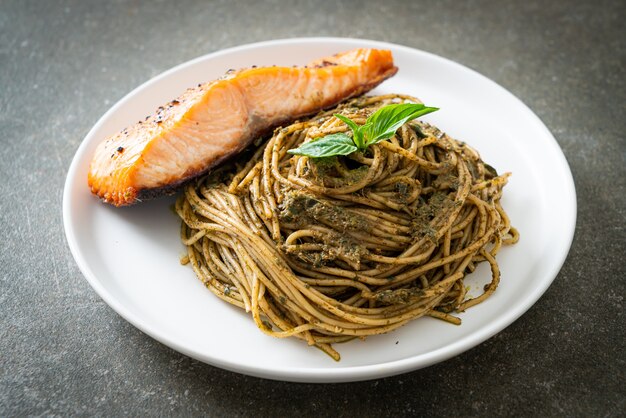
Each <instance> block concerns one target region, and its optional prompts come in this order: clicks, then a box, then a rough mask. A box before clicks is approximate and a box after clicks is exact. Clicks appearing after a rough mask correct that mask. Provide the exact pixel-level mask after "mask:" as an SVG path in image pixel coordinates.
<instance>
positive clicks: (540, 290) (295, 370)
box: [62, 37, 577, 383]
mask: <svg viewBox="0 0 626 418" xmlns="http://www.w3.org/2000/svg"><path fill="white" fill-rule="evenodd" d="M311 43H355V44H367V45H368V46H371V47H375V48H385V49H397V50H404V51H405V52H410V53H416V52H417V53H418V54H423V55H425V56H427V57H428V58H429V59H434V60H439V61H443V62H444V63H445V64H447V65H452V66H455V67H459V69H461V70H464V71H469V72H471V73H473V75H474V76H478V77H480V78H482V79H483V81H486V82H488V83H489V84H490V85H491V86H493V87H494V88H496V89H498V90H500V93H504V94H505V95H507V96H508V97H509V98H510V99H513V100H514V101H515V102H516V104H517V105H518V106H520V107H521V108H522V109H524V110H525V111H526V113H527V116H529V117H531V118H532V119H534V122H535V123H536V125H537V127H538V128H541V129H542V130H543V131H544V135H545V137H546V139H547V141H546V144H549V145H550V146H551V147H552V148H553V150H552V151H553V153H554V154H555V155H556V156H558V159H559V161H558V162H556V161H555V166H558V168H559V169H560V171H561V175H562V177H563V178H564V180H566V181H565V184H563V191H564V192H565V194H566V195H568V196H567V197H569V202H567V204H566V205H565V208H566V209H569V213H566V214H564V216H563V217H562V218H563V223H564V227H565V228H566V231H567V232H568V236H566V237H562V242H563V244H565V245H564V246H563V250H562V251H561V252H560V253H559V254H558V257H555V258H554V261H553V264H552V268H551V269H550V272H549V274H548V276H549V277H551V279H550V280H544V281H542V282H540V283H539V284H540V286H537V287H535V288H533V289H532V291H531V292H530V293H529V294H528V295H527V296H526V298H525V299H524V300H523V303H521V304H517V305H515V306H514V307H513V308H512V309H511V310H509V311H507V314H506V315H502V316H500V317H498V318H496V319H495V320H493V321H491V322H489V324H488V325H487V326H482V327H481V328H479V329H478V330H476V331H475V332H473V333H471V334H470V335H468V336H466V337H463V338H461V339H459V340H457V341H455V342H454V343H451V344H448V345H446V346H444V347H441V348H439V349H437V350H434V351H432V352H428V353H423V354H416V355H413V356H410V357H406V358H403V359H399V360H392V361H386V362H382V363H377V364H370V365H360V366H347V367H338V368H334V369H333V368H304V367H271V368H270V367H252V366H248V365H241V364H239V363H236V362H232V361H228V360H225V359H220V358H215V357H213V356H207V355H206V354H204V353H201V352H197V351H195V350H193V349H190V348H187V347H184V346H182V345H180V344H178V343H177V342H176V341H175V340H173V339H170V338H169V337H168V336H167V335H164V334H163V333H162V332H160V331H159V330H158V329H154V327H152V326H150V325H149V324H147V323H145V322H144V321H143V320H142V319H141V317H140V316H139V315H135V314H134V313H133V312H131V311H130V310H129V309H127V308H126V307H125V305H124V304H123V303H122V302H119V301H118V300H117V299H116V297H115V296H113V295H112V294H111V293H110V292H109V291H108V290H107V289H106V288H105V287H104V286H103V285H102V284H101V283H100V280H99V279H98V278H97V275H96V274H95V273H94V272H93V271H92V270H91V268H90V267H89V265H88V263H87V261H86V259H85V258H84V257H83V255H82V252H81V249H80V248H79V245H78V242H77V238H76V231H75V228H74V225H73V223H72V220H71V214H72V209H71V195H72V184H73V180H74V179H75V177H76V174H77V171H78V167H79V165H80V164H79V163H80V158H79V157H80V156H82V154H84V153H85V149H86V148H87V147H88V146H89V141H87V139H88V138H90V137H91V136H92V135H93V133H95V132H96V131H98V130H99V129H100V127H101V126H102V125H103V124H104V123H105V121H106V120H107V119H108V118H109V117H110V115H112V114H114V113H115V112H116V111H117V109H118V108H119V107H121V106H122V104H123V103H125V102H126V101H127V100H129V99H130V98H131V97H133V96H134V95H136V94H137V93H138V92H140V91H143V90H144V89H146V88H149V87H150V86H151V85H152V84H155V83H158V82H159V81H160V80H161V79H163V78H166V77H168V76H169V75H170V74H172V73H174V72H178V71H180V70H181V69H183V68H185V67H189V66H193V65H195V64H197V63H198V62H201V61H203V60H207V59H212V58H216V57H219V56H222V55H227V54H231V53H236V52H240V51H244V50H253V49H257V48H263V47H268V46H280V45H288V44H311ZM557 163H558V164H557ZM62 215H63V225H64V231H65V237H66V240H67V242H68V245H69V248H70V252H71V253H72V256H73V258H74V260H75V261H76V263H77V265H78V267H79V269H80V271H81V273H82V274H83V276H84V277H85V279H86V280H87V282H88V283H89V284H90V285H91V287H92V288H93V289H94V290H95V291H96V293H97V294H98V296H100V298H101V299H102V300H103V301H104V302H105V303H106V304H107V305H108V306H109V307H111V308H112V309H113V310H114V311H115V312H116V313H117V314H118V315H120V316H121V317H122V318H124V319H125V320H126V321H128V322H130V323H131V324H132V325H133V326H135V327H136V328H138V329H139V330H140V331H142V332H143V333H145V334H147V335H149V336H150V337H152V338H153V339H155V340H157V341H159V342H161V343H162V344H165V345H166V346H168V347H170V348H172V349H174V350H176V351H178V352H180V353H182V354H185V355H187V356H189V357H192V358H194V359H196V360H199V361H202V362H204V363H207V364H210V365H213V366H216V367H220V368H223V369H226V370H230V371H233V372H237V373H243V374H247V375H251V376H256V377H262V378H268V379H273V380H281V381H293V382H309V383H323V382H348V381H361V380H370V379H376V378H382V377H386V376H391V375H396V374H401V373H406V372H410V371H413V370H417V369H420V368H423V367H428V366H430V365H433V364H435V363H438V362H440V361H444V360H447V359H449V358H452V357H455V356H457V355H459V354H461V353H462V352H465V351H467V350H469V349H471V348H473V347H475V346H477V345H478V344H481V343H482V342H484V341H486V340H487V339H489V338H491V337H492V336H493V335H495V334H497V333H498V332H500V331H502V330H503V329H504V328H506V327H508V326H509V325H511V324H512V323H513V322H515V321H516V320H517V319H518V318H519V317H520V316H522V315H523V314H524V313H525V312H527V311H528V310H529V309H530V307H532V306H533V305H534V304H535V303H536V302H537V301H538V300H539V299H540V298H541V296H542V295H543V294H544V293H545V291H546V290H547V289H548V287H549V286H550V285H551V284H552V282H553V281H554V280H555V279H556V277H557V276H558V273H559V271H560V270H561V268H562V266H563V264H564V262H565V260H566V258H567V255H568V254H569V251H570V248H571V245H572V242H573V238H574V233H575V229H576V220H577V201H576V188H575V183H574V179H573V176H572V173H571V169H570V167H569V164H568V163H567V159H566V158H565V155H564V153H563V151H562V149H561V148H560V146H559V144H558V142H557V141H556V139H555V138H554V136H553V135H552V133H551V132H550V130H549V129H548V128H547V126H546V125H545V124H544V123H543V122H542V121H541V119H540V118H539V116H537V115H536V114H535V113H534V112H533V111H532V110H531V109H530V108H529V107H528V106H527V105H526V104H525V103H524V102H522V101H521V100H520V99H519V98H518V97H517V96H515V95H514V94H513V93H511V92H510V91H509V90H507V89H506V88H504V87H502V86H501V85H500V84H498V83H496V82H495V81H493V80H491V79H490V78H488V77H486V76H484V75H482V74H480V73H479V72H477V71H475V70H473V69H472V68H469V67H467V66H465V65H463V64H461V63H458V62H456V61H453V60H451V59H448V58H445V57H442V56H439V55H436V54H434V53H431V52H428V51H424V50H421V49H417V48H413V47H409V46H405V45H400V44H395V43H390V42H383V41H376V40H370V39H361V38H344V37H303V38H284V39H275V40H267V41H262V42H254V43H248V44H243V45H238V46H234V47H230V48H226V49H221V50H218V51H214V52H211V53H208V54H204V55H201V56H198V57H196V58H193V59H191V60H189V61H186V62H183V63H181V64H178V65H176V66H174V67H172V68H170V69H168V70H166V71H163V72H161V73H160V74H158V75H156V76H155V77H152V78H150V79H148V80H147V81H145V82H143V83H142V84H140V85H139V86H137V87H135V88H134V89H132V90H131V91H130V92H128V93H127V94H126V95H124V96H123V97H122V98H121V99H119V100H118V101H117V102H116V103H115V104H114V105H113V106H112V107H111V108H110V109H109V110H107V111H106V112H105V113H104V114H103V115H102V116H101V117H100V118H99V119H98V121H97V122H96V123H95V124H94V125H93V127H92V128H91V129H90V130H89V131H88V133H87V134H86V135H85V137H84V138H83V139H82V141H81V143H80V145H79V147H78V148H77V149H76V152H75V154H74V157H73V158H72V162H71V164H70V168H69V170H68V172H67V175H66V179H65V184H64V189H63V203H62ZM568 220H569V222H567V221H568Z"/></svg>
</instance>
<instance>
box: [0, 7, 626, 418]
mask: <svg viewBox="0 0 626 418" xmlns="http://www.w3.org/2000/svg"><path fill="white" fill-rule="evenodd" d="M625 4H626V3H625V2H624V1H613V2H611V1H593V2H591V1H588V2H584V1H577V2H571V1H550V2H543V1H519V2H512V1H507V2H500V1H467V2H457V1H428V2H409V1H406V2H403V1H392V0H385V1H378V2H367V1H343V2H340V3H338V4H335V2H331V1H320V2H314V1H298V2H295V1H294V2H287V1H285V2H278V1H271V2H252V1H250V2H243V1H219V2H201V1H197V2H192V1H182V2H154V3H148V2H146V3H142V2H95V1H93V2H80V1H66V2H44V1H39V2H36V1H27V2H23V1H14V2H12V1H6V0H3V1H1V2H0V144H1V145H2V146H1V147H0V155H1V159H0V174H1V175H2V181H1V182H0V227H1V228H2V240H1V244H0V265H1V269H2V270H1V271H2V274H1V278H0V280H1V281H0V319H1V323H0V416H12V415H94V414H95V415H109V416H118V415H125V414H128V415H144V414H149V415H201V414H203V415H214V416H221V415H225V414H228V415H237V416H251V415H259V416H272V415H278V414H283V415H292V414H296V413H297V414H299V415H319V414H322V415H331V414H333V415H334V414H338V415H343V416H351V415H352V414H356V413H358V414H364V415H369V416H374V415H379V414H385V415H386V414H389V415H405V414H409V413H413V414H419V415H424V416H449V415H460V416H466V415H480V416H492V415H502V416H507V415H508V416H514V415H516V416H518V415H526V416H533V415H535V416H538V415H562V416H566V415H567V416H624V411H625V409H626V404H625V389H624V387H625V386H626V382H625V378H624V363H625V350H624V343H625V341H626V339H625V332H624V330H625V328H626V327H625V324H624V322H625V321H624V315H623V312H624V295H625V293H626V292H625V286H624V281H625V279H626V267H625V264H626V262H625V261H624V255H625V252H626V245H625V241H626V234H625V231H624V227H625V225H626V215H625V212H626V198H625V196H626V193H625V192H626V191H625V190H624V185H625V180H624V177H625V174H626V172H625V169H624V165H625V163H626V141H625V134H624V131H625V128H626V126H625V118H626V115H625V112H624V110H625V104H626V89H625V86H624V80H625V78H626V71H625V67H626V42H625V39H626V31H625V29H624V21H625V19H626V10H625V8H626V6H625ZM296 36H349V37H363V38H370V39H377V40H384V41H390V42H395V43H399V44H404V45H408V46H411V47H416V48H419V49H424V50H426V51H430V52H433V53H435V54H439V55H443V56H445V57H448V58H450V59H452V60H455V61H458V62H460V63H462V64H464V65H467V66H469V67H471V68H474V69H476V70H477V71H479V72H481V73H482V74H484V75H486V76H487V77H489V78H491V79H493V80H495V81H496V82H498V83H499V84H501V85H503V86H504V87H505V88H507V89H508V90H510V91H511V92H513V93H514V94H515V95H517V96H518V97H519V98H521V99H522V101H524V102H525V103H526V104H528V105H529V106H530V107H531V108H532V109H533V110H534V111H535V112H536V113H537V114H538V115H539V116H540V117H541V118H542V119H543V121H544V122H545V123H546V125H547V126H548V128H549V129H550V130H551V131H552V132H553V134H554V135H555V137H556V139H557V140H558V142H559V144H560V145H561V147H562V149H563V151H564V153H565V155H566V157H567V159H568V161H569V163H570V165H571V168H572V172H573V175H574V179H575V182H576V189H577V193H578V224H577V227H576V236H575V238H574V243H573V246H572V249H571V252H570V254H569V257H568V259H567V261H566V262H565V265H564V266H563V269H562V271H561V272H560V274H559V275H558V277H557V279H556V281H555V282H554V284H553V285H552V286H551V287H550V289H549V290H548V291H547V293H546V294H545V295H544V296H543V297H542V298H541V299H540V300H539V302H538V303H537V304H536V305H535V306H534V307H533V308H531V309H530V311H528V313H526V314H525V315H524V316H523V317H522V318H521V319H519V320H518V321H517V322H515V323H514V324H513V325H511V326H510V327H508V328H507V329H506V330H504V331H503V332H501V333H500V334H499V335H497V336H496V337H494V338H492V339H490V340H489V341H487V342H485V343H484V344H482V345H480V346H478V347H476V348H474V349H472V350H470V351H468V352H466V353H464V354H462V355H460V356H458V357H456V358H454V359H451V360H449V361H446V362H444V363H441V364H438V365H435V366H432V367H429V368H427V369H424V370H419V371H416V372H413V373H409V374H405V375H402V376H397V377H392V378H387V379H382V380H378V381H370V382H361V383H354V384H337V385H306V384H293V383H281V382H272V381H266V380H262V379H257V378H252V377H246V376H241V375H238V374H234V373H230V372H226V371H223V370H220V369H217V368H214V367H211V366H208V365H205V364H203V363H199V362H197V361H195V360H191V359H189V358H187V357H185V356H183V355H181V354H178V353H176V352H174V351H172V350H170V349H169V348H167V347H165V346H163V345H161V344H160V343H158V342H156V341H154V340H152V339H151V338H149V337H147V336H146V335H144V334H142V333H141V332H140V331H138V330H137V329H135V328H134V327H132V326H131V325H130V324H128V323H127V322H126V321H124V320H123V319H122V318H121V317H119V316H118V315H117V314H116V313H115V312H114V311H113V310H111V309H110V308H109V307H108V306H107V305H105V304H104V303H103V302H102V301H101V300H100V299H99V297H98V296H97V295H96V294H95V292H94V291H93V290H92V289H91V288H90V287H89V285H88V284H87V282H86V280H84V279H83V277H82V275H81V273H80V272H79V270H78V268H77V266H76V264H75V263H74V260H73V259H72V256H71V255H70V252H69V249H68V247H67V244H66V242H65V237H64V233H63V226H62V219H61V200H62V186H63V182H64V180H65V175H66V172H67V169H68V167H69V165H70V161H71V158H72V156H73V154H74V152H75V151H76V149H77V147H78V145H79V143H80V141H81V140H82V138H83V137H84V135H85V134H86V133H87V131H88V130H89V129H90V128H91V126H92V125H93V124H94V123H95V122H96V121H97V120H98V118H99V117H100V116H101V115H102V114H103V113H104V112H105V111H106V110H107V109H108V108H109V107H110V106H111V105H112V104H113V103H115V102H116V101H117V100H118V99H120V98H121V97H122V96H123V95H124V94H126V93H127V92H129V91H130V90H132V89H133V88H134V87H136V86H137V85H139V84H140V83H142V82H144V81H145V80H147V79H149V78H151V77H152V76H154V75H157V74H159V73H160V72H162V71H164V70H166V69H168V68H170V67H172V66H174V65H176V64H179V63H181V62H184V61H187V60H189V59H191V58H194V57H197V56H199V55H203V54H205V53H209V52H212V51H216V50H219V49H222V48H226V47H231V46H235V45H239V44H244V43H249V42H254V41H259V40H267V39H276V38H287V37H296ZM555 239H556V237H555Z"/></svg>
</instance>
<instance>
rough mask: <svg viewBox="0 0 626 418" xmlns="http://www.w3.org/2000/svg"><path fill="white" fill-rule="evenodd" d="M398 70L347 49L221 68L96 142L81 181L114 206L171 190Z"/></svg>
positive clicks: (385, 58)
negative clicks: (284, 63) (283, 62)
mask: <svg viewBox="0 0 626 418" xmlns="http://www.w3.org/2000/svg"><path fill="white" fill-rule="evenodd" d="M397 71H398V69H397V67H395V66H394V64H393V58H392V56H391V52H390V51H387V50H378V49H355V50H351V51H348V52H344V53H340V54H336V55H333V56H330V57H326V58H322V59H319V60H317V61H314V62H312V63H310V64H309V65H307V66H304V67H276V66H274V67H262V68H256V67H253V68H247V69H243V70H239V71H229V72H228V73H227V74H226V75H225V76H223V77H221V78H219V79H217V80H215V81H211V82H208V83H204V84H199V85H198V86H196V87H193V88H190V89H188V90H187V91H186V92H184V93H183V94H182V95H181V96H180V97H178V98H177V99H175V100H172V101H171V102H169V103H167V104H165V105H163V106H161V107H159V108H158V109H157V111H156V112H155V113H154V114H153V115H151V116H148V117H147V118H146V119H145V120H143V121H139V122H137V123H135V124H134V125H132V126H129V127H127V128H126V129H124V130H122V131H121V132H119V133H117V134H115V135H113V136H110V137H108V138H106V139H105V140H104V141H103V142H102V143H100V144H99V145H98V147H97V149H96V152H95V154H94V156H93V159H92V161H91V165H90V168H89V174H88V184H89V187H90V188H91V191H92V192H93V193H94V194H95V195H97V196H98V197H100V198H101V199H102V200H103V201H105V202H107V203H110V204H113V205H115V206H125V205H132V204H134V203H136V202H139V201H141V200H145V199H149V198H153V197H157V196H159V195H163V194H171V193H173V192H175V191H176V189H177V188H179V187H180V186H181V185H183V184H184V183H186V182H187V181H189V180H191V179H193V178H195V177H197V176H199V175H202V174H204V173H207V172H208V171H209V170H210V169H211V168H213V167H215V166H216V165H218V164H220V163H221V162H223V161H224V160H226V159H228V158H229V157H232V156H233V155H235V154H237V153H239V152H240V151H242V150H243V149H245V148H246V147H247V146H248V145H249V144H250V143H251V142H252V141H253V140H254V139H256V138H258V137H259V136H261V135H264V134H266V133H268V132H270V131H271V129H273V128H275V127H277V126H280V125H281V124H285V123H289V122H291V121H293V120H295V119H298V118H301V117H303V116H307V115H311V114H314V113H316V112H318V111H320V110H322V109H325V108H329V107H332V106H335V105H336V104H337V103H339V102H341V101H343V100H345V99H348V98H350V97H354V96H358V95H360V94H363V93H365V92H367V91H369V90H371V89H372V88H374V87H376V86H377V85H378V84H380V83H381V82H382V81H384V80H385V79H387V78H389V77H391V76H393V75H394V74H395V73H396V72H397Z"/></svg>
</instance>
